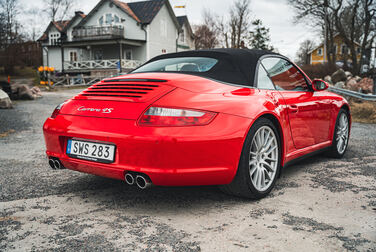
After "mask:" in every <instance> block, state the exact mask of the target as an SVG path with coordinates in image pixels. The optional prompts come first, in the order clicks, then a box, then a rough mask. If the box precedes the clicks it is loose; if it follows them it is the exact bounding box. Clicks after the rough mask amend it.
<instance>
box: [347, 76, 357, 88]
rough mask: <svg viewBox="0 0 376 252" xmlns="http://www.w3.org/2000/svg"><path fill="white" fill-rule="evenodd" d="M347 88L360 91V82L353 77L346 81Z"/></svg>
mask: <svg viewBox="0 0 376 252" xmlns="http://www.w3.org/2000/svg"><path fill="white" fill-rule="evenodd" d="M346 88H347V89H350V90H352V91H359V84H358V82H357V81H356V78H354V77H353V78H351V79H350V80H348V81H347V82H346Z"/></svg>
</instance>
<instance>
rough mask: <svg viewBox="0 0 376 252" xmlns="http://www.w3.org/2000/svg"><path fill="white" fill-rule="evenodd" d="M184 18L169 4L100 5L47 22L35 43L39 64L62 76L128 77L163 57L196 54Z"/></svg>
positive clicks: (113, 0) (152, 0) (154, 0)
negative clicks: (40, 58) (110, 73)
mask: <svg viewBox="0 0 376 252" xmlns="http://www.w3.org/2000/svg"><path fill="white" fill-rule="evenodd" d="M193 39H194V37H193V33H192V29H191V27H190V25H189V22H188V19H187V17H176V16H175V14H174V11H173V9H172V7H171V5H170V3H169V1H168V0H149V1H139V2H128V3H126V2H122V1H118V0H101V1H100V2H99V3H98V4H97V5H96V6H95V7H94V9H92V10H91V11H90V12H89V13H88V14H87V15H84V14H83V13H82V12H76V13H75V16H74V17H73V18H72V19H71V20H62V21H53V22H51V23H50V24H49V25H48V27H47V29H46V31H45V32H44V34H43V36H42V37H41V38H40V39H39V42H40V43H41V45H42V48H43V64H44V65H45V66H49V67H54V68H55V69H56V71H59V72H64V73H73V72H74V73H93V72H97V71H119V70H120V71H127V70H129V69H133V68H136V67H137V66H139V65H140V64H142V63H144V62H145V61H147V60H149V59H151V58H152V57H154V56H157V55H159V54H162V53H171V52H177V51H181V50H192V49H194V43H193Z"/></svg>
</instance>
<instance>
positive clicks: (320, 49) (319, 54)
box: [317, 48, 322, 56]
mask: <svg viewBox="0 0 376 252" xmlns="http://www.w3.org/2000/svg"><path fill="white" fill-rule="evenodd" d="M317 55H318V56H322V48H319V49H317Z"/></svg>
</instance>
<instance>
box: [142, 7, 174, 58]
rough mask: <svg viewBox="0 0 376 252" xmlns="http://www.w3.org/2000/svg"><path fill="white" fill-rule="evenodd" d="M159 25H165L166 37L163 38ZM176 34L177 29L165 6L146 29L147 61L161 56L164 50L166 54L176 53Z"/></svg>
mask: <svg viewBox="0 0 376 252" xmlns="http://www.w3.org/2000/svg"><path fill="white" fill-rule="evenodd" d="M161 23H165V27H166V30H167V31H166V36H163V33H164V32H163V29H161ZM177 34H178V30H177V27H176V26H175V24H174V21H173V19H172V17H171V15H170V13H169V11H168V9H167V7H166V5H164V6H163V7H162V8H161V10H160V11H159V13H158V14H157V15H156V16H155V17H154V20H153V21H152V23H151V24H150V25H149V27H148V41H147V46H148V55H147V60H149V59H151V58H153V57H155V56H157V55H160V54H162V50H166V53H173V52H176V38H177Z"/></svg>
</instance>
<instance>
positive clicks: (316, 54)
mask: <svg viewBox="0 0 376 252" xmlns="http://www.w3.org/2000/svg"><path fill="white" fill-rule="evenodd" d="M333 40H334V49H333V51H334V53H335V54H336V63H337V64H338V65H343V64H344V62H345V61H347V63H348V64H349V65H351V55H350V50H349V49H348V48H347V46H346V44H345V42H344V40H343V38H342V37H341V36H340V34H339V33H337V34H336V35H335V36H334V38H333ZM355 48H356V51H357V58H358V60H360V45H359V44H358V43H355ZM325 49H326V48H325V47H324V44H320V45H319V46H317V47H316V48H314V49H313V50H311V51H310V52H309V53H308V54H309V57H310V64H311V65H315V64H324V63H327V62H328V59H327V56H326V52H325Z"/></svg>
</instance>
